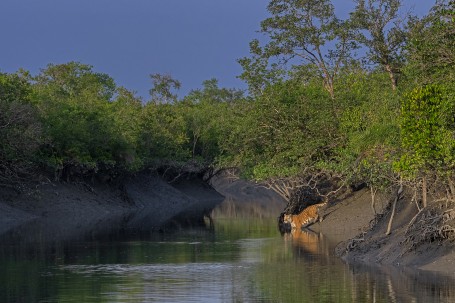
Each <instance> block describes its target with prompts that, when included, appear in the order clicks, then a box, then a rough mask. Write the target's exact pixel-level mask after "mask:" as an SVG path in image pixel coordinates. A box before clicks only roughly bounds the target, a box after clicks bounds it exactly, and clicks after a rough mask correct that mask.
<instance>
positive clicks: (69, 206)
mask: <svg viewBox="0 0 455 303" xmlns="http://www.w3.org/2000/svg"><path fill="white" fill-rule="evenodd" d="M188 183H191V186H188ZM188 187H191V188H192V189H193V190H192V191H189V190H187V188H188ZM223 199H224V197H223V196H222V195H220V194H219V193H217V192H216V191H215V190H214V189H213V188H211V187H209V186H207V185H206V184H204V183H203V182H201V181H199V180H192V181H187V182H186V185H182V184H179V185H176V186H171V185H169V184H167V183H166V182H164V181H163V180H161V179H160V178H159V177H157V176H154V175H151V174H140V175H137V176H135V177H131V178H129V179H128V180H126V181H125V182H124V183H123V184H122V185H121V186H109V185H105V184H96V185H94V184H87V183H51V182H47V183H45V184H39V185H37V186H36V188H35V189H34V190H33V191H28V192H27V194H18V193H16V192H14V191H12V190H10V189H6V188H2V189H1V190H0V235H2V234H7V233H8V232H9V231H10V230H14V234H15V235H17V234H18V233H21V234H23V235H24V237H29V238H30V239H32V238H33V237H34V236H36V234H35V233H39V237H40V239H44V240H49V241H55V240H60V239H65V240H69V239H71V238H75V237H80V236H84V235H87V234H93V233H97V232H100V231H103V230H106V229H109V228H111V227H112V226H115V227H116V228H131V229H138V230H149V231H153V230H155V231H156V230H159V229H161V228H163V227H164V226H166V225H167V224H169V222H171V221H172V220H173V219H174V218H176V217H180V218H183V219H185V218H186V217H187V219H188V220H192V219H199V218H202V215H203V212H204V211H205V210H206V209H207V210H208V209H211V208H213V207H215V206H216V205H217V204H218V203H220V202H221V201H222V200H223Z"/></svg>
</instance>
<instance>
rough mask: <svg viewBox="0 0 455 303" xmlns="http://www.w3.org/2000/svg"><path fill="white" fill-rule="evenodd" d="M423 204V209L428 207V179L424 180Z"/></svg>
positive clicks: (424, 178)
mask: <svg viewBox="0 0 455 303" xmlns="http://www.w3.org/2000/svg"><path fill="white" fill-rule="evenodd" d="M422 204H423V208H426V207H427V178H426V177H423V178H422Z"/></svg>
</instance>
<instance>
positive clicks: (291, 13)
mask: <svg viewBox="0 0 455 303" xmlns="http://www.w3.org/2000/svg"><path fill="white" fill-rule="evenodd" d="M354 2H355V3H356V7H355V10H354V11H353V12H352V13H351V15H350V18H349V19H348V20H340V19H339V18H337V16H336V15H335V13H334V7H333V5H332V4H331V2H330V1H328V0H325V1H320V0H318V1H316V0H304V1H301V0H299V1H296V0H272V1H270V3H269V5H268V10H269V12H270V17H269V18H267V19H265V20H264V21H263V22H262V23H261V32H262V34H264V36H263V37H262V38H261V41H265V43H264V42H260V41H259V40H254V41H252V42H251V44H250V47H251V56H250V57H247V58H242V59H239V63H240V64H241V65H242V67H243V69H244V72H243V74H242V75H240V77H241V78H242V79H244V80H245V81H246V83H247V84H248V86H249V94H248V95H246V94H245V93H243V92H242V91H240V90H235V89H225V88H220V87H219V86H218V83H217V81H216V80H214V79H212V80H208V81H205V82H204V83H203V88H202V89H197V90H193V91H191V92H190V93H189V94H188V95H187V96H185V97H183V98H179V97H178V95H177V94H176V90H177V89H178V88H179V87H180V83H179V82H178V81H177V80H175V79H172V78H171V77H170V76H167V75H159V74H154V75H151V80H152V83H153V87H152V88H151V90H150V100H147V101H145V100H142V99H141V98H139V97H137V96H136V95H135V93H134V92H131V91H129V90H128V89H126V88H123V87H118V86H116V84H115V81H114V79H112V78H111V77H110V76H109V75H106V74H103V73H98V72H95V71H94V70H93V68H92V67H91V66H89V65H85V64H82V63H78V62H70V63H67V64H60V65H54V64H50V65H48V66H47V67H46V68H44V69H43V70H41V72H40V73H39V74H38V75H30V74H29V73H28V72H26V71H19V72H17V73H14V74H7V73H1V74H0V142H1V145H0V184H1V185H8V186H15V185H17V184H20V183H21V182H22V180H30V179H31V178H33V177H37V176H39V175H42V176H47V177H49V176H52V177H53V178H55V179H57V180H72V179H74V178H95V177H100V178H101V179H102V180H112V179H114V178H116V177H117V176H121V175H125V174H128V173H134V172H137V171H140V170H143V169H149V168H151V169H155V170H158V171H160V172H161V173H162V174H166V173H169V172H170V171H172V175H173V176H174V177H175V175H176V174H177V175H178V172H180V171H192V172H206V171H208V170H212V169H219V168H224V169H227V168H229V169H233V171H234V172H235V173H237V174H241V175H242V176H243V177H245V178H249V179H254V180H258V181H263V182H268V184H269V185H270V186H275V189H277V185H280V186H281V187H285V190H284V191H283V188H282V189H281V193H282V194H283V195H284V196H288V197H289V192H290V191H289V190H291V191H292V190H293V189H295V188H298V187H299V184H300V185H301V184H302V183H304V182H308V180H309V177H311V176H318V175H324V178H325V179H327V178H330V179H334V180H335V179H336V180H337V182H338V183H339V184H340V185H350V184H359V183H365V184H367V185H368V186H369V187H370V188H371V190H372V193H374V192H375V191H376V190H378V189H386V188H390V187H391V186H393V185H396V184H397V183H398V182H407V183H406V184H408V185H410V186H411V188H414V189H415V190H416V193H417V194H416V195H417V196H416V199H417V200H420V199H421V200H423V201H424V202H425V203H426V193H427V192H429V191H431V189H432V188H433V189H436V188H437V189H439V190H440V189H445V188H447V193H449V196H450V197H452V196H455V186H454V185H453V178H454V168H455V150H454V149H455V81H454V80H455V52H454V51H453V50H454V49H455V2H454V1H439V2H438V3H437V4H436V5H435V6H434V7H433V9H432V10H431V11H430V12H429V13H428V15H427V16H425V17H423V18H421V19H419V18H417V17H414V16H411V15H406V16H404V17H402V16H401V14H400V4H401V3H400V0H354ZM262 44H263V45H262ZM310 179H311V178H310ZM311 180H313V181H314V180H315V179H314V178H313V179H311ZM280 182H281V183H280ZM422 188H423V189H424V190H423V191H421V189H422ZM444 192H445V191H444ZM419 197H420V198H419ZM425 203H424V204H425Z"/></svg>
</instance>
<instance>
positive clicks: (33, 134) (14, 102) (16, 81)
mask: <svg viewBox="0 0 455 303" xmlns="http://www.w3.org/2000/svg"><path fill="white" fill-rule="evenodd" d="M25 76H26V75H20V74H3V73H0V184H1V185H12V184H14V183H16V182H20V181H21V179H23V178H29V177H30V174H31V173H32V172H33V170H34V169H35V165H34V163H33V160H34V158H35V153H36V151H37V150H38V147H39V145H40V144H41V143H42V136H41V125H40V123H39V121H38V116H37V113H36V109H35V108H34V107H33V106H32V105H31V104H30V91H31V89H30V83H29V81H28V79H26V77H25Z"/></svg>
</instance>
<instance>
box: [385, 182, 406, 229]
mask: <svg viewBox="0 0 455 303" xmlns="http://www.w3.org/2000/svg"><path fill="white" fill-rule="evenodd" d="M402 192H403V182H402V181H401V180H400V188H398V191H397V195H396V197H395V200H394V201H393V205H392V214H391V215H390V220H389V224H388V225H387V231H386V233H385V234H386V236H388V235H390V233H391V232H392V222H393V217H395V209H396V207H397V202H398V200H399V199H400V198H401V193H402Z"/></svg>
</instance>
